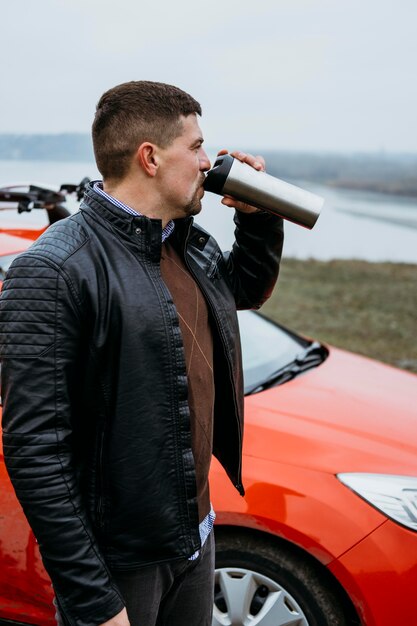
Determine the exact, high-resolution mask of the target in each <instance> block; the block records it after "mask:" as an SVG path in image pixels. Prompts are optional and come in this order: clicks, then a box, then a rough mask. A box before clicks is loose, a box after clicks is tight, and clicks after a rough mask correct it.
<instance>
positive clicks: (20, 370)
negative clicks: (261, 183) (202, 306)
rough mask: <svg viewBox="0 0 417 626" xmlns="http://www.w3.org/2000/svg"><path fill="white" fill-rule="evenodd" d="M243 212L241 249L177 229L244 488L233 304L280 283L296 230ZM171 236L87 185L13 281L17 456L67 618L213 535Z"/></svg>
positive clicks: (232, 464) (84, 614) (10, 439)
mask: <svg viewBox="0 0 417 626" xmlns="http://www.w3.org/2000/svg"><path fill="white" fill-rule="evenodd" d="M235 222H236V226H237V228H236V242H235V244H234V246H233V250H232V252H231V253H229V254H228V255H223V254H222V253H221V252H220V250H219V248H218V246H217V244H216V242H215V241H214V240H213V238H212V237H211V236H209V235H208V234H207V233H206V232H205V231H204V230H202V229H200V228H199V227H198V226H196V225H194V224H193V220H192V218H189V219H185V220H179V221H177V223H176V228H175V231H174V234H173V235H172V237H173V238H174V239H173V241H174V243H175V245H177V247H178V249H179V250H180V251H182V253H183V255H184V258H185V262H186V264H187V266H188V268H189V270H190V272H191V273H192V275H193V276H194V278H195V280H196V281H197V282H198V284H199V285H200V287H201V289H202V291H203V293H204V294H205V297H206V299H207V302H208V306H209V310H210V312H211V316H212V322H213V333H214V347H215V394H216V395H215V398H216V399H215V418H214V454H215V455H216V456H217V457H218V458H219V460H220V462H221V463H222V464H223V466H224V468H225V470H226V472H227V473H228V475H229V477H230V478H231V480H232V481H233V483H234V484H235V486H236V487H237V489H238V490H239V491H240V492H241V493H242V494H243V487H242V484H241V447H242V406H243V390H242V365H241V353H240V343H239V333H238V325H237V319H236V308H257V307H259V306H260V305H261V304H262V303H263V302H264V301H265V299H266V298H267V297H268V295H269V294H270V292H271V290H272V288H273V286H274V284H275V281H276V278H277V274H278V267H279V260H280V255H281V250H282V240H283V234H282V220H280V219H278V218H275V217H272V216H269V215H267V214H265V213H257V214H252V215H245V214H237V215H236V217H235ZM160 249H161V222H160V221H159V220H151V219H148V218H146V217H141V216H138V217H133V216H130V215H129V214H127V213H125V212H123V211H122V210H120V209H118V208H117V207H115V206H113V205H112V204H111V203H108V202H107V201H106V200H104V199H102V198H101V197H100V196H98V195H97V194H96V193H95V192H94V190H93V189H92V187H90V189H89V190H88V191H87V193H86V196H85V199H84V201H83V203H82V205H81V210H80V212H79V213H77V214H76V215H74V216H72V217H70V218H68V219H65V220H62V221H61V222H58V223H57V224H55V225H53V226H52V227H51V228H49V229H48V230H47V231H46V233H44V235H43V236H42V237H41V238H40V239H38V241H37V242H35V244H34V245H33V246H32V247H31V248H30V249H29V250H27V251H26V252H25V253H23V254H22V255H20V256H19V257H18V258H17V259H16V260H15V261H14V263H13V264H12V266H11V269H10V270H9V273H8V275H7V278H6V280H5V281H4V284H3V291H2V294H1V309H0V313H1V316H0V322H1V328H0V330H1V358H2V397H3V445H4V455H5V460H6V465H7V469H8V472H9V474H10V477H11V480H12V482H13V485H14V487H15V490H16V493H17V496H18V498H19V500H20V502H21V504H22V506H23V509H24V511H25V514H26V516H27V518H28V520H29V523H30V525H31V526H32V528H33V530H34V533H35V536H36V537H37V540H38V542H39V547H40V550H41V553H42V558H43V561H44V564H45V567H46V569H47V571H48V573H49V574H50V576H51V579H52V581H53V585H54V589H55V592H56V594H57V597H58V600H59V602H60V605H61V608H62V610H63V612H64V614H65V616H66V619H67V620H68V623H69V624H76V625H79V626H87V625H90V624H100V623H102V622H104V621H106V620H108V619H109V618H110V617H111V616H113V615H114V614H116V613H117V612H118V611H120V610H121V609H122V608H123V601H122V599H121V597H120V594H119V592H118V590H117V588H116V587H115V585H114V584H113V582H112V577H111V574H110V572H109V570H112V569H134V568H137V567H138V566H141V565H144V564H148V563H155V562H161V561H164V560H168V559H169V560H172V559H176V558H181V557H187V556H190V555H191V554H193V553H194V552H195V551H196V550H197V549H198V548H199V545H200V538H199V532H198V510H197V500H196V487H195V474H194V461H193V455H192V451H191V438H190V423H189V410H188V404H187V378H186V369H185V360H184V352H183V346H182V340H181V333H180V328H179V323H178V318H177V314H176V310H175V307H174V304H173V301H172V298H171V296H170V294H169V292H168V290H167V288H166V286H165V284H164V283H163V281H162V279H161V274H160V268H159V261H160Z"/></svg>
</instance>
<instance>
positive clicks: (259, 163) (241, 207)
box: [217, 150, 265, 213]
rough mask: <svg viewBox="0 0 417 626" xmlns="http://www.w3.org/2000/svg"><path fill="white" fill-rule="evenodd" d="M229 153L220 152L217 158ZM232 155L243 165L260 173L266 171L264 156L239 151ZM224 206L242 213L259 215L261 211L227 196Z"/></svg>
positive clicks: (226, 151) (223, 201)
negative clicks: (245, 164)
mask: <svg viewBox="0 0 417 626" xmlns="http://www.w3.org/2000/svg"><path fill="white" fill-rule="evenodd" d="M228 153H229V152H228V150H220V152H218V153H217V156H221V155H222V154H228ZM230 154H231V156H232V157H234V158H235V159H238V160H239V161H242V163H247V164H248V165H250V166H251V167H253V168H254V169H255V170H258V171H259V172H264V171H265V159H264V158H263V157H262V156H259V155H258V156H256V157H255V156H253V155H252V154H246V153H245V152H239V151H238V150H237V151H235V152H231V153H230ZM222 204H224V205H225V206H229V207H232V208H235V209H237V210H238V211H242V213H257V212H258V211H259V209H257V208H256V207H254V206H251V205H250V204H246V203H245V202H239V200H236V199H235V198H232V196H225V197H224V198H223V200H222Z"/></svg>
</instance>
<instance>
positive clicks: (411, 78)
mask: <svg viewBox="0 0 417 626" xmlns="http://www.w3.org/2000/svg"><path fill="white" fill-rule="evenodd" d="M0 4H1V22H0V23H1V56H0V72H1V74H0V84H1V92H0V132H10V133H38V132H47V133H57V132H66V131H69V132H70V131H77V132H89V130H90V126H91V121H92V118H93V115H94V109H95V104H96V102H97V100H98V99H99V97H100V95H101V94H102V93H103V91H105V90H106V89H108V88H109V87H112V86H114V85H116V84H118V83H121V82H124V81H127V80H139V79H148V80H157V81H163V82H168V83H172V84H175V85H177V86H179V87H181V88H183V89H185V90H186V91H188V92H190V93H191V94H192V95H193V96H194V97H195V98H196V99H197V100H199V101H200V102H201V104H202V107H203V118H202V120H201V126H202V129H203V132H204V134H205V137H206V142H207V144H208V145H209V146H213V147H216V148H221V147H226V148H229V149H232V148H235V147H238V148H242V149H248V148H249V147H253V148H260V149H261V148H264V149H266V148H270V149H294V150H300V149H305V150H337V151H339V150H341V151H345V150H348V151H352V150H371V151H380V150H385V151H388V152H391V151H413V152H417V130H416V116H417V79H416V73H417V72H416V61H417V36H416V24H417V2H416V0H275V1H273V0H250V1H247V0H221V1H220V0H210V1H209V2H198V0H176V1H175V0H170V1H168V2H165V1H163V0H154V2H152V0H147V2H140V0H8V1H6V0H2V1H1V3H0Z"/></svg>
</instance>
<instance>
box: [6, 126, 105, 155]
mask: <svg viewBox="0 0 417 626" xmlns="http://www.w3.org/2000/svg"><path fill="white" fill-rule="evenodd" d="M0 159H3V160H7V161H10V160H24V161H92V160H93V159H94V156H93V147H92V144H91V137H90V136H89V135H88V134H87V133H63V134H58V135H12V134H10V135H9V134H7V135H6V134H4V135H1V134H0Z"/></svg>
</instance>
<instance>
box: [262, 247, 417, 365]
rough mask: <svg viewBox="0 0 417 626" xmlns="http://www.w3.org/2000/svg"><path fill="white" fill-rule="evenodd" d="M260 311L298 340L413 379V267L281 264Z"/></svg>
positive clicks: (416, 283) (416, 330)
mask: <svg viewBox="0 0 417 626" xmlns="http://www.w3.org/2000/svg"><path fill="white" fill-rule="evenodd" d="M262 311H263V312H264V313H265V314H267V315H269V316H270V317H272V318H273V319H275V320H276V321H278V322H280V323H282V324H284V325H286V326H288V327H290V328H292V329H293V330H296V331H297V332H299V333H301V334H303V335H307V336H310V337H314V338H315V339H319V340H320V341H322V342H324V343H330V344H333V345H334V346H338V347H341V348H345V349H347V350H351V351H353V352H359V353H361V354H364V355H366V356H370V357H373V358H375V359H378V360H380V361H384V362H386V363H390V364H391V365H394V366H396V367H400V368H403V369H407V370H409V371H411V372H416V373H417V336H416V335H417V265H408V264H405V263H367V262H365V261H339V260H338V261H329V262H323V261H313V260H309V261H298V260H295V259H284V260H283V262H282V266H281V274H280V278H279V281H278V284H277V286H276V288H275V291H274V293H273V295H272V297H271V299H270V300H269V301H268V302H267V303H266V304H265V305H264V307H263V309H262Z"/></svg>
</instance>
